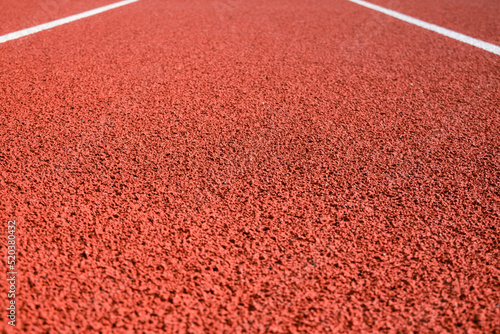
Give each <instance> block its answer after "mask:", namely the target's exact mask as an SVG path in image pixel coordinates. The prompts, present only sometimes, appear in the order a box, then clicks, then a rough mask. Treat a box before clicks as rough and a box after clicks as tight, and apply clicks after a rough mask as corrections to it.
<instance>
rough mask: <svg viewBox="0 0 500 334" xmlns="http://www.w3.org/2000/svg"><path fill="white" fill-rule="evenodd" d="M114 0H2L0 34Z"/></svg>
mask: <svg viewBox="0 0 500 334" xmlns="http://www.w3.org/2000/svg"><path fill="white" fill-rule="evenodd" d="M114 2H117V1H113V0H92V1H84V0H42V1H40V0H3V1H2V2H0V22H1V23H0V35H5V34H8V33H11V32H15V31H18V30H22V29H26V28H30V27H34V26H36V25H39V24H43V23H47V22H50V21H54V20H57V19H61V18H63V17H67V16H70V15H74V14H78V13H81V12H84V11H87V10H91V9H94V8H98V7H102V6H105V5H109V4H111V3H114Z"/></svg>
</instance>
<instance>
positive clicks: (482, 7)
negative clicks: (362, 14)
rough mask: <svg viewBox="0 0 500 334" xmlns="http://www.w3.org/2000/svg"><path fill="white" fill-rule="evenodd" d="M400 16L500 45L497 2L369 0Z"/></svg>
mask: <svg viewBox="0 0 500 334" xmlns="http://www.w3.org/2000/svg"><path fill="white" fill-rule="evenodd" d="M369 2H371V3H373V4H376V5H379V6H382V7H385V8H388V9H392V10H395V11H397V12H400V13H402V14H406V15H409V16H412V17H414V18H417V19H420V20H423V21H426V22H429V23H433V24H436V25H438V26H441V27H443V28H447V29H451V30H453V31H456V32H459V33H461V34H464V35H467V36H470V37H474V38H477V39H480V40H483V41H485V42H488V43H492V44H496V45H500V24H499V23H498V18H499V17H500V1H492V0H475V1H468V0H439V1H432V0H420V1H412V0H370V1H369Z"/></svg>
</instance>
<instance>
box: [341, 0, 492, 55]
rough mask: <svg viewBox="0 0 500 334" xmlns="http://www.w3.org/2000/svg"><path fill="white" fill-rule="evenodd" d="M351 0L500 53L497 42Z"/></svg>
mask: <svg viewBox="0 0 500 334" xmlns="http://www.w3.org/2000/svg"><path fill="white" fill-rule="evenodd" d="M349 1H351V2H354V3H357V4H358V5H361V6H364V7H367V8H370V9H373V10H376V11H377V12H381V13H384V14H386V15H389V16H392V17H395V18H397V19H399V20H401V21H405V22H408V23H411V24H414V25H416V26H419V27H421V28H424V29H427V30H430V31H434V32H437V33H438V34H441V35H444V36H446V37H450V38H453V39H456V40H457V41H460V42H462V43H466V44H469V45H473V46H475V47H478V48H480V49H483V50H486V51H489V52H491V53H494V54H496V55H500V47H499V46H496V45H495V44H491V43H487V42H484V41H481V40H479V39H475V38H472V37H469V36H467V35H463V34H460V33H458V32H456V31H453V30H449V29H446V28H443V27H440V26H437V25H435V24H432V23H428V22H425V21H421V20H419V19H416V18H413V17H411V16H408V15H404V14H401V13H398V12H395V11H393V10H390V9H387V8H384V7H380V6H377V5H374V4H372V3H369V2H366V1H363V0H349Z"/></svg>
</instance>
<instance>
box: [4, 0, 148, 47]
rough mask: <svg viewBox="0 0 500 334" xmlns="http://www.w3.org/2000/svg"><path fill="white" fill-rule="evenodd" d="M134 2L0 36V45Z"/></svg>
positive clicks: (93, 10)
mask: <svg viewBox="0 0 500 334" xmlns="http://www.w3.org/2000/svg"><path fill="white" fill-rule="evenodd" d="M136 1H139V0H124V1H120V2H116V3H113V4H111V5H107V6H103V7H99V8H96V9H92V10H89V11H86V12H83V13H80V14H76V15H71V16H68V17H65V18H62V19H59V20H55V21H52V22H47V23H44V24H40V25H38V26H35V27H31V28H27V29H23V30H19V31H16V32H12V33H10V34H7V35H3V36H0V44H1V43H5V42H7V41H11V40H13V39H18V38H21V37H24V36H28V35H31V34H34V33H37V32H40V31H43V30H47V29H51V28H54V27H57V26H60V25H63V24H66V23H70V22H73V21H76V20H80V19H83V18H86V17H89V16H92V15H96V14H99V13H102V12H105V11H108V10H110V9H114V8H118V7H121V6H125V5H128V4H129V3H132V2H136Z"/></svg>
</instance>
